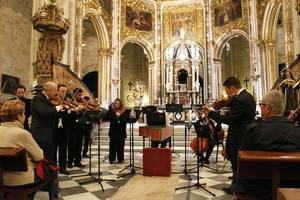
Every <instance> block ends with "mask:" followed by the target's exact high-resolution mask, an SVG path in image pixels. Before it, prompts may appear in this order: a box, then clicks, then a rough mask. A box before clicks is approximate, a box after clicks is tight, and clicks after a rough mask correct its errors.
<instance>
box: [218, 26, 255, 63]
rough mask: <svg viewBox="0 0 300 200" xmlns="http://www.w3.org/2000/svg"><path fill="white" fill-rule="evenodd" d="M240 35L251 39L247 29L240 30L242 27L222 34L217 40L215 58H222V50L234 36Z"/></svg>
mask: <svg viewBox="0 0 300 200" xmlns="http://www.w3.org/2000/svg"><path fill="white" fill-rule="evenodd" d="M238 36H243V37H245V38H246V39H247V40H248V41H249V35H248V34H247V33H246V32H245V31H243V30H240V29H232V30H230V31H228V32H226V33H224V34H223V35H221V36H220V37H219V38H218V39H217V41H216V47H215V50H214V55H215V58H216V59H221V55H222V50H223V48H224V46H225V44H226V43H227V42H228V41H229V40H231V39H232V38H235V37H238Z"/></svg>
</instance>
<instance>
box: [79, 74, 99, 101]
mask: <svg viewBox="0 0 300 200" xmlns="http://www.w3.org/2000/svg"><path fill="white" fill-rule="evenodd" d="M82 81H83V82H84V83H85V84H86V86H87V87H88V88H89V89H90V91H91V92H92V94H93V96H94V97H95V98H98V72H97V71H93V72H89V73H88V74H86V75H85V76H84V77H83V78H82Z"/></svg>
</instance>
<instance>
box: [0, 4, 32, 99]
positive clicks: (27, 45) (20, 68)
mask: <svg viewBox="0 0 300 200" xmlns="http://www.w3.org/2000/svg"><path fill="white" fill-rule="evenodd" d="M31 15H32V0H13V1H11V0H10V1H8V0H0V16H1V18H0V44H1V45H0V60H1V62H0V74H8V75H11V76H15V77H19V78H20V83H21V84H24V85H25V86H26V87H27V88H28V89H29V88H30V87H31V83H30V80H29V77H30V74H29V73H30V65H31V63H30V56H31V33H32V24H31ZM11 97H12V96H11V95H5V94H4V95H2V96H1V98H3V99H7V98H11Z"/></svg>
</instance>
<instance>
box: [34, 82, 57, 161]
mask: <svg viewBox="0 0 300 200" xmlns="http://www.w3.org/2000/svg"><path fill="white" fill-rule="evenodd" d="M56 95H57V85H56V84H55V83H54V82H47V83H45V84H44V85H43V89H42V92H41V93H38V94H37V95H36V96H34V97H33V99H32V101H31V116H32V123H31V133H32V136H33V138H34V139H35V141H36V142H37V143H38V145H39V146H40V147H41V149H43V152H44V157H45V158H46V159H48V160H50V161H54V160H55V158H54V146H55V142H54V132H55V120H56V116H57V114H58V113H59V112H61V111H62V110H63V106H62V105H57V106H55V105H53V104H52V103H51V101H50V100H51V99H53V98H55V97H56Z"/></svg>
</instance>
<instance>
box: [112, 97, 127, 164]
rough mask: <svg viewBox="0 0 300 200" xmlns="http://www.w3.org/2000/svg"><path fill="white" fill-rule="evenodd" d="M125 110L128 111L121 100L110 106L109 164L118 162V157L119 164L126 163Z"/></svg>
mask: <svg viewBox="0 0 300 200" xmlns="http://www.w3.org/2000/svg"><path fill="white" fill-rule="evenodd" d="M125 110H126V109H125V107H124V105H123V103H122V101H121V99H119V98H117V99H116V100H115V101H114V103H112V104H111V105H110V106H109V111H108V119H109V121H110V126H109V132H108V135H109V138H110V141H109V163H113V162H114V161H115V160H116V155H117V159H118V162H119V163H122V162H123V161H124V145H125V138H126V117H125V114H124V112H125Z"/></svg>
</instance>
